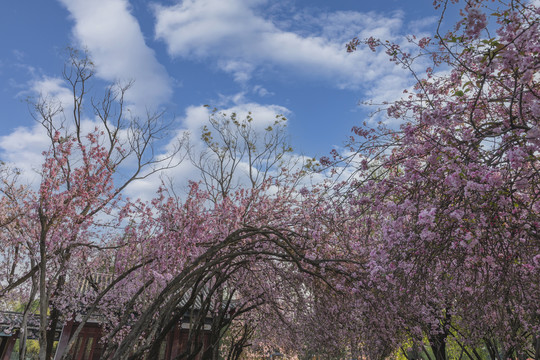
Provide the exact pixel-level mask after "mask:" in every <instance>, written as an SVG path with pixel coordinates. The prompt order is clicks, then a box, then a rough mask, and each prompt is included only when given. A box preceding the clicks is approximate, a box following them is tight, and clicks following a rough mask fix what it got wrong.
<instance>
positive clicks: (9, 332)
mask: <svg viewBox="0 0 540 360" xmlns="http://www.w3.org/2000/svg"><path fill="white" fill-rule="evenodd" d="M22 318H23V315H22V314H21V313H18V312H13V311H0V360H10V358H11V353H12V352H13V350H15V343H16V342H17V339H18V338H19V329H20V326H21V323H22ZM26 331H27V335H26V336H27V339H31V340H32V339H37V338H38V334H39V317H38V316H36V315H30V316H29V317H28V322H27V326H26ZM61 331H62V326H59V327H57V328H56V332H55V340H58V339H59V338H60V332H61Z"/></svg>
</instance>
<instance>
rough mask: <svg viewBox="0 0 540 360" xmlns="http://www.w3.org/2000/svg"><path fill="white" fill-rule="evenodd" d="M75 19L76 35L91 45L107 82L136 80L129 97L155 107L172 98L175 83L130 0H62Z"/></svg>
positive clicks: (89, 46)
mask: <svg viewBox="0 0 540 360" xmlns="http://www.w3.org/2000/svg"><path fill="white" fill-rule="evenodd" d="M59 1H60V2H61V3H62V4H63V5H64V6H65V7H66V8H67V9H68V11H69V12H70V14H71V17H72V18H73V20H74V21H75V26H74V28H73V34H74V36H75V38H76V40H77V41H78V42H79V45H80V46H82V47H87V48H88V50H89V51H90V53H91V56H92V59H93V60H94V62H95V64H96V69H97V75H98V76H99V77H101V78H103V79H105V80H107V81H117V80H119V81H131V80H134V81H135V83H134V85H133V87H132V88H131V89H130V91H129V92H128V93H127V95H126V98H127V100H128V101H129V102H130V103H132V104H135V105H137V106H140V107H143V108H144V107H145V106H147V107H150V108H155V107H157V106H158V105H160V104H163V103H165V102H167V101H169V99H170V97H171V95H172V84H171V80H170V79H169V76H168V75H167V72H166V70H165V68H164V67H163V66H162V65H161V64H160V63H159V62H158V61H157V59H156V56H155V53H154V51H153V50H152V49H150V48H149V47H148V46H146V44H145V41H144V36H143V34H142V32H141V29H140V26H139V24H138V22H137V20H136V19H135V18H134V17H133V15H131V13H130V9H129V4H128V1H127V0H93V1H89V0H59Z"/></svg>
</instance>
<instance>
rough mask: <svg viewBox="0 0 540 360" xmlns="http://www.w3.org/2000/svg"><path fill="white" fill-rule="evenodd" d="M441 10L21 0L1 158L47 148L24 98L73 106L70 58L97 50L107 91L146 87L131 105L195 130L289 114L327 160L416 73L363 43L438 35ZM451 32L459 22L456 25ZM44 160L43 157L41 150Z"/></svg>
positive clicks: (395, 3) (7, 57)
mask: <svg viewBox="0 0 540 360" xmlns="http://www.w3.org/2000/svg"><path fill="white" fill-rule="evenodd" d="M437 19H438V13H437V11H435V10H434V9H433V6H432V1H431V0H407V1H399V0H377V1H359V0H334V1H328V0H316V1H314V0H311V1H308V0H279V1H270V0H161V1H150V2H148V1H143V0H129V1H128V0H58V1H55V0H18V1H3V2H1V3H0V39H1V40H0V41H1V44H0V46H1V49H2V51H1V52H0V108H1V109H2V115H1V116H2V118H1V121H0V159H2V160H4V161H8V162H9V161H11V162H15V163H17V164H18V166H20V167H24V166H22V165H21V164H22V163H23V162H25V161H33V160H34V159H35V156H33V154H35V153H36V152H38V150H39V147H40V146H43V144H44V143H42V140H43V139H41V137H40V135H39V130H38V128H37V127H36V124H35V122H33V120H32V118H31V116H30V115H29V113H28V110H27V105H26V104H25V103H24V101H23V100H24V99H25V98H27V97H28V96H35V95H36V94H37V93H39V92H41V93H50V94H52V95H60V96H65V90H64V89H62V84H61V82H60V81H59V77H60V75H61V70H62V66H63V61H64V58H65V50H64V49H65V48H66V46H68V45H71V46H75V47H86V48H87V49H88V50H89V51H90V53H91V54H92V57H93V59H94V62H95V64H96V72H97V76H98V78H99V79H100V80H102V82H103V84H105V83H107V82H113V81H116V80H130V79H134V80H135V83H134V86H133V88H132V89H131V92H130V94H129V96H128V101H129V102H130V104H131V105H132V106H135V107H137V106H138V107H140V108H143V107H146V108H150V109H165V110H166V111H167V114H168V116H170V117H172V116H175V126H176V127H177V128H178V129H188V130H191V131H195V132H196V130H197V129H198V128H199V127H200V126H201V125H202V124H203V123H204V121H205V117H207V113H205V110H203V108H202V107H201V106H202V105H203V104H210V105H213V106H217V107H219V108H221V109H224V110H228V109H234V110H237V111H239V112H242V111H248V110H251V111H252V112H253V113H254V115H255V118H257V116H258V115H260V117H261V118H265V117H269V116H271V114H273V113H284V114H285V115H286V116H287V118H288V119H289V124H288V126H289V131H290V137H291V142H292V145H293V147H294V149H295V151H296V152H297V153H298V154H303V155H306V156H322V155H326V154H328V152H329V151H330V150H331V149H332V148H333V147H334V146H340V145H341V144H342V143H343V142H344V141H345V140H346V138H347V137H348V136H349V133H350V129H351V127H352V126H353V125H359V124H361V123H362V122H363V121H365V120H369V118H368V113H369V112H370V110H373V109H369V108H366V107H363V106H359V105H358V102H359V101H363V100H369V99H375V100H376V101H382V100H384V99H387V100H392V99H395V98H396V97H397V96H399V93H400V92H401V90H402V89H403V88H405V87H407V86H409V85H410V84H411V77H410V75H409V74H408V73H407V72H406V71H404V70H402V69H399V68H397V67H395V66H394V65H393V64H392V63H390V62H389V61H388V60H387V58H386V56H385V55H384V54H380V53H372V52H371V51H369V49H360V50H359V51H358V52H356V53H354V54H348V53H346V51H345V46H344V45H345V43H346V42H348V41H349V40H350V39H351V38H352V37H354V36H359V37H360V38H367V37H368V36H371V35H373V36H375V37H379V38H382V39H389V40H392V41H397V42H403V41H404V40H403V38H404V36H405V35H407V34H412V33H415V34H422V33H424V34H432V33H433V31H434V29H435V26H436V21H437ZM449 23H451V21H449ZM38 153H39V152H38Z"/></svg>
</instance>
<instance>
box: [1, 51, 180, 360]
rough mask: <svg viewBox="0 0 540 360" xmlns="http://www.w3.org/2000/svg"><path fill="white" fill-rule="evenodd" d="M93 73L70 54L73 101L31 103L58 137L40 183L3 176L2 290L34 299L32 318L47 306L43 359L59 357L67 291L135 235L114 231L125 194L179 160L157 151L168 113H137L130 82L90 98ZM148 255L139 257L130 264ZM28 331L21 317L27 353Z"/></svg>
mask: <svg viewBox="0 0 540 360" xmlns="http://www.w3.org/2000/svg"><path fill="white" fill-rule="evenodd" d="M93 76H94V70H93V64H92V62H91V60H90V59H89V58H88V57H87V54H84V53H80V52H78V51H76V50H73V49H72V50H70V56H69V59H68V61H67V63H66V65H65V68H64V72H63V77H64V80H65V82H66V86H67V87H68V88H69V89H70V91H71V92H72V94H73V97H72V101H73V103H72V104H61V103H59V102H58V101H55V100H54V99H49V98H40V99H38V100H37V101H36V102H35V103H34V104H33V108H32V110H33V115H34V118H35V119H36V121H38V122H39V123H40V124H41V125H43V129H44V131H45V132H46V135H47V136H48V138H49V140H50V146H49V149H48V150H47V151H45V152H44V153H43V156H44V160H43V165H42V168H41V172H40V175H41V180H40V183H39V184H38V187H37V189H33V188H31V187H26V188H21V187H17V186H15V184H14V183H9V182H7V181H3V182H2V199H1V204H2V209H3V210H6V209H7V210H8V211H6V212H4V211H2V213H3V215H2V224H1V225H2V227H1V234H2V235H1V236H2V238H1V241H2V250H1V251H2V255H1V256H0V258H1V259H2V266H3V267H5V268H7V269H9V271H7V272H2V279H1V289H0V296H2V297H5V296H11V295H13V294H14V293H15V292H17V291H18V295H19V298H18V299H17V300H18V301H20V302H21V303H22V304H26V307H25V309H26V310H25V313H24V320H26V319H27V310H28V309H29V304H31V303H32V302H33V301H34V300H35V301H37V302H39V318H40V329H39V345H40V353H39V358H40V359H51V358H52V356H53V353H52V350H53V341H54V332H55V329H56V326H57V324H58V323H59V321H63V320H64V319H68V318H70V317H71V316H73V314H69V313H64V312H63V311H62V309H64V308H66V301H68V300H69V299H68V298H66V297H64V296H63V294H64V293H65V292H66V291H67V289H68V288H69V286H74V284H76V283H77V281H75V280H76V279H77V277H76V275H78V274H83V275H82V276H84V277H86V276H87V275H88V274H93V273H96V272H99V271H105V272H107V271H108V270H109V268H110V267H111V266H113V265H114V263H113V257H112V256H111V251H110V250H111V249H114V248H121V247H123V246H126V245H127V243H128V241H129V239H128V238H126V237H125V236H122V235H121V232H119V231H112V232H111V231H110V229H111V228H117V229H121V228H122V227H123V226H124V219H123V214H124V213H125V211H122V208H123V207H125V206H128V205H129V201H128V200H123V199H122V196H121V194H122V192H123V190H124V189H125V188H126V187H127V186H128V185H129V184H130V183H131V182H133V181H135V180H137V179H141V178H144V177H146V176H148V175H150V174H152V173H154V172H156V171H159V170H162V169H165V168H168V167H170V166H173V165H174V163H175V162H176V161H177V160H178V159H177V158H176V155H177V153H178V151H173V152H172V153H171V154H170V156H168V157H165V158H163V157H162V158H158V157H157V156H155V154H154V149H153V144H154V142H155V140H157V139H159V138H160V137H161V136H163V134H164V131H165V129H166V128H165V125H164V122H163V121H162V119H161V117H162V114H161V113H158V114H148V116H147V117H145V118H138V117H132V116H130V115H129V113H128V112H127V111H126V110H127V105H126V104H125V103H124V96H125V94H126V92H127V91H128V89H129V87H130V84H127V85H125V86H120V85H112V86H110V87H108V88H107V89H106V90H105V93H104V95H103V97H101V98H99V99H98V98H96V97H90V94H89V89H90V87H91V85H92V84H93V82H92V80H93V79H92V78H93ZM71 106H72V109H70V112H69V113H67V112H65V111H64V110H65V109H67V108H69V107H71ZM71 110H72V112H71ZM87 116H88V117H90V118H91V119H92V120H93V121H92V120H88V122H87V121H86V120H85V119H86V117H87ZM94 121H95V122H94ZM87 123H92V124H91V125H89V127H90V129H88V126H87ZM128 162H129V164H127V163H128ZM121 169H122V171H121V175H119V173H118V171H119V170H121ZM4 179H6V178H5V177H4V178H3V180H4ZM144 261H145V259H142V260H141V259H137V262H136V263H133V264H131V266H132V269H135V268H137V267H138V266H140V264H141V262H144ZM129 271H132V270H126V274H127V273H129ZM126 274H122V275H121V276H119V279H121V277H122V276H124V277H125V275H126ZM25 330H26V323H25V322H23V324H22V326H21V330H20V338H21V342H20V346H21V351H20V356H21V358H23V357H24V351H25V337H26V331H25Z"/></svg>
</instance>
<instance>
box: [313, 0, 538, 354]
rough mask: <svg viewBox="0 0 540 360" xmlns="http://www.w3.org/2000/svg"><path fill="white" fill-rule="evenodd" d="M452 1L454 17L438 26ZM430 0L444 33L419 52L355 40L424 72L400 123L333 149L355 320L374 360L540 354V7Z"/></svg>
mask: <svg viewBox="0 0 540 360" xmlns="http://www.w3.org/2000/svg"><path fill="white" fill-rule="evenodd" d="M456 3H457V4H458V5H459V4H461V5H462V9H461V12H460V20H459V21H458V22H457V23H456V25H455V27H454V28H453V29H452V30H451V31H449V32H447V33H446V34H442V33H441V30H440V28H441V25H442V23H443V19H444V15H445V12H446V11H447V7H450V6H456V5H454V4H456ZM435 5H436V8H437V9H439V11H441V14H442V15H441V18H440V21H439V28H438V30H437V35H436V36H434V37H431V38H429V37H427V38H422V39H415V38H414V37H413V38H411V39H410V42H411V43H413V44H416V45H417V50H416V53H409V52H407V51H406V50H404V49H403V48H402V47H400V46H399V45H398V44H393V43H390V42H385V41H382V40H379V39H375V38H369V39H367V40H365V41H362V40H359V39H354V40H353V41H352V42H351V43H350V44H349V45H348V47H349V51H354V50H355V49H356V47H358V46H360V45H363V44H365V45H367V46H369V47H370V48H371V49H372V50H373V51H385V52H386V53H387V54H388V56H389V57H390V60H391V61H394V62H396V63H397V64H398V65H401V66H403V67H405V68H407V69H409V70H411V71H412V72H413V75H414V76H415V77H416V79H417V80H418V81H417V83H416V85H415V87H414V90H413V91H407V90H405V91H404V93H405V95H404V97H403V98H402V99H400V100H398V101H395V102H391V103H387V104H383V108H386V110H387V115H388V117H389V118H394V119H398V120H400V121H401V122H402V125H401V127H400V128H399V130H394V129H391V128H388V127H385V126H384V125H381V126H379V127H378V128H376V129H368V128H367V127H363V128H360V127H358V128H355V129H353V131H354V132H355V136H356V141H353V142H351V143H350V144H349V146H350V150H352V151H354V154H355V155H354V156H353V157H352V158H348V159H346V158H344V157H340V156H339V154H335V160H336V161H340V160H348V161H349V165H350V166H355V168H356V170H355V176H354V177H353V179H352V180H351V181H349V182H348V183H347V185H346V186H343V187H342V188H341V190H340V191H341V192H342V193H343V194H345V204H346V207H347V214H348V216H349V218H350V219H351V220H350V221H356V225H355V228H356V232H355V233H354V238H351V244H354V243H355V242H361V243H362V250H361V251H360V252H359V254H362V253H363V254H368V255H369V260H368V261H367V262H365V263H364V264H365V265H366V268H364V269H363V271H364V272H363V274H364V275H362V276H358V277H357V279H356V280H355V281H353V282H351V283H350V284H349V291H350V293H351V295H352V296H355V298H356V299H357V300H355V301H357V303H358V307H356V308H355V309H352V310H351V314H355V313H358V312H360V314H359V316H351V317H350V318H349V323H350V324H351V325H350V326H351V327H352V328H357V329H361V331H363V333H362V337H363V338H364V340H362V341H361V343H360V344H361V346H362V347H364V348H366V349H368V350H369V353H371V354H372V356H373V357H378V356H385V355H388V354H389V352H392V351H397V350H400V349H401V350H403V351H402V353H403V355H405V356H409V357H411V356H415V355H414V354H415V353H416V354H418V353H424V355H425V356H427V357H428V358H435V359H436V360H443V359H447V358H448V356H449V354H450V353H452V354H454V355H453V356H459V357H460V358H461V357H465V356H466V357H468V358H471V359H481V358H484V357H489V358H492V359H503V358H508V357H530V358H535V359H538V358H539V357H540V317H539V313H540V305H539V304H540V288H539V286H540V234H539V233H538V231H539V230H538V229H540V219H539V214H540V211H539V210H540V198H539V196H540V182H539V180H540V171H539V170H540V161H539V154H540V124H539V116H540V84H539V81H540V77H539V69H540V29H539V26H540V10H539V9H538V7H537V3H536V2H528V1H503V0H501V1H481V0H475V1H466V2H459V1H448V0H436V1H435ZM419 58H422V59H426V58H429V59H430V61H431V62H432V63H433V65H432V66H431V67H429V68H427V69H426V72H425V74H420V73H417V72H414V71H413V69H414V68H415V67H414V66H413V62H414V61H415V60H418V59H419ZM323 160H325V161H327V162H331V160H330V159H323ZM372 335H375V336H372ZM385 349H387V350H385ZM416 356H417V355H416Z"/></svg>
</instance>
